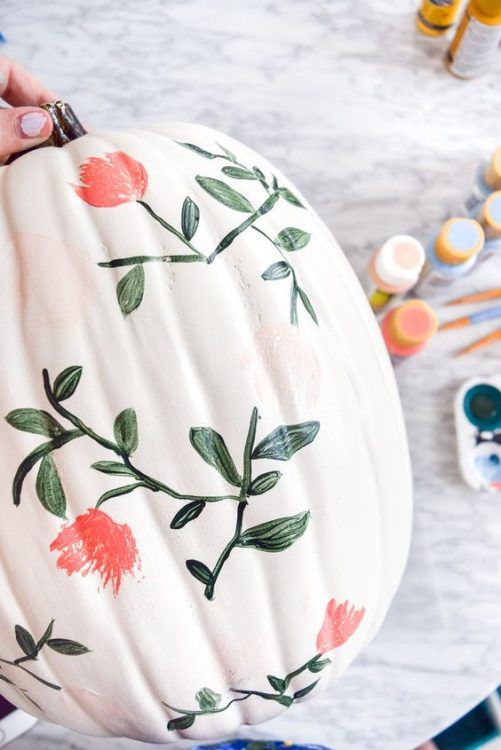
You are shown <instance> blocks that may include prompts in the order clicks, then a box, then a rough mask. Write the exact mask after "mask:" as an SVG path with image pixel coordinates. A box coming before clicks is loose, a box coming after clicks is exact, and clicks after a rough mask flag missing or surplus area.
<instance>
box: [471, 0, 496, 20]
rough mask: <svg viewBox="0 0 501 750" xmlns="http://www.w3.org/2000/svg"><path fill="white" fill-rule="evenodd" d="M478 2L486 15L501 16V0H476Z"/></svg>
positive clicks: (479, 7) (490, 16) (478, 5)
mask: <svg viewBox="0 0 501 750" xmlns="http://www.w3.org/2000/svg"><path fill="white" fill-rule="evenodd" d="M476 4H477V7H478V9H479V10H480V12H481V13H483V14H484V16H489V18H495V17H496V16H501V0H476Z"/></svg>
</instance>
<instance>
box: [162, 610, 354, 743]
mask: <svg viewBox="0 0 501 750" xmlns="http://www.w3.org/2000/svg"><path fill="white" fill-rule="evenodd" d="M364 615H365V607H360V608H358V609H357V608H356V607H355V606H354V605H353V604H350V603H349V601H345V602H343V603H338V602H336V600H335V599H331V600H330V601H329V602H328V603H327V607H326V610H325V615H324V619H323V622H322V626H321V628H320V630H319V631H318V635H317V638H316V642H315V647H316V653H315V656H313V657H312V658H311V659H308V661H306V662H304V663H303V664H302V665H301V666H300V667H298V668H297V669H294V670H292V672H289V673H288V674H286V675H285V677H277V676H275V675H272V674H269V675H267V676H266V679H267V681H268V686H269V687H271V690H272V692H270V691H269V689H268V690H254V689H253V690H244V689H241V688H230V689H229V690H227V691H226V694H225V696H226V695H227V694H231V695H232V697H231V698H228V697H225V696H223V695H222V694H221V693H217V692H216V691H215V690H212V689H211V688H208V687H203V688H200V690H198V691H197V693H196V694H195V701H196V703H197V704H198V706H197V708H196V709H185V708H176V706H173V705H171V704H170V703H167V702H165V701H162V703H163V705H164V706H165V707H166V708H168V709H169V710H170V711H174V712H175V713H177V714H180V715H179V716H176V717H175V718H174V719H170V721H169V722H168V724H167V729H168V730H170V731H173V730H177V731H182V730H184V729H189V728H190V727H191V726H192V725H193V724H194V723H195V720H196V719H197V718H198V717H200V716H207V715H209V714H219V713H222V712H223V711H227V710H228V708H230V706H232V705H233V704H234V703H239V702H241V701H246V700H249V698H252V697H253V696H255V697H257V698H261V699H262V700H266V701H275V702H276V703H279V704H280V705H281V706H284V707H285V708H289V706H291V705H292V704H293V703H294V701H297V700H299V699H300V698H304V697H305V696H306V695H308V693H311V691H312V690H313V689H314V688H315V686H316V685H317V683H318V682H319V680H320V677H319V678H317V679H316V680H314V681H313V682H309V683H308V684H307V685H306V686H303V687H301V688H295V687H293V682H295V681H296V678H297V677H299V676H300V675H302V674H303V673H304V672H307V673H312V674H318V673H319V672H321V671H322V670H323V669H325V668H326V667H327V666H329V664H331V660H330V659H329V657H328V656H326V654H327V653H328V652H329V651H332V650H333V649H337V648H340V647H341V646H343V645H344V644H345V643H346V641H348V640H349V639H350V638H351V637H352V636H353V634H354V633H355V632H356V630H357V629H358V627H359V625H360V623H361V622H362V620H363V618H364Z"/></svg>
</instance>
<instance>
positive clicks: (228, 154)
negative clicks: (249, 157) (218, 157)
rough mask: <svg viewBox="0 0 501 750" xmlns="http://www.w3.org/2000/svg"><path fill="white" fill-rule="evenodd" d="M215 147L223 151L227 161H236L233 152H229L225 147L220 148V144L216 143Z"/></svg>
mask: <svg viewBox="0 0 501 750" xmlns="http://www.w3.org/2000/svg"><path fill="white" fill-rule="evenodd" d="M216 143H217V141H216ZM217 145H218V146H219V148H220V149H221V151H223V152H224V153H225V154H226V156H227V157H228V159H231V161H236V160H237V157H236V156H235V154H234V153H233V151H230V150H229V149H227V148H226V147H225V146H222V145H221V144H220V143H217Z"/></svg>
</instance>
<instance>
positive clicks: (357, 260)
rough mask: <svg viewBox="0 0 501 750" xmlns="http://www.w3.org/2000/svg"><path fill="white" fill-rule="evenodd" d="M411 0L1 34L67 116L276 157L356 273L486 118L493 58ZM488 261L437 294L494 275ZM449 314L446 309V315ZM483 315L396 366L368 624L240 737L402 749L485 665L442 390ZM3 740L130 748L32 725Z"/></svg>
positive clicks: (478, 600)
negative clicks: (468, 65)
mask: <svg viewBox="0 0 501 750" xmlns="http://www.w3.org/2000/svg"><path fill="white" fill-rule="evenodd" d="M414 10H415V2H414V0H400V2H399V3H386V2H384V1H383V0H367V1H366V2H365V3H359V4H353V3H352V2H350V0H336V2H335V3H334V2H332V1H330V0H283V1H282V2H278V1H277V0H254V2H253V3H251V4H249V3H243V2H242V3H239V2H234V1H233V0H164V1H163V2H162V0H142V2H141V3H137V2H132V0H108V1H107V2H106V3H104V2H102V1H100V0H73V2H71V3H68V2H66V1H65V0H51V1H50V2H49V3H48V2H47V0H30V3H29V4H28V6H26V5H25V4H20V3H18V2H17V0H3V5H2V16H3V20H2V24H3V27H2V31H3V33H4V34H5V35H6V36H7V38H8V44H7V45H5V47H4V50H5V52H6V53H7V54H10V55H12V56H14V57H17V58H18V59H20V60H22V61H23V62H25V63H26V64H27V65H29V67H30V68H31V69H32V70H34V71H35V72H37V73H38V74H39V75H40V76H41V77H43V78H44V79H45V81H46V82H47V84H48V85H50V86H51V87H52V88H54V89H55V90H56V91H57V92H58V93H59V94H60V95H61V97H62V98H65V99H67V100H68V101H70V102H71V103H72V104H73V106H74V108H75V109H76V111H77V112H78V113H79V114H80V116H81V117H82V118H83V120H84V122H87V123H90V124H92V125H93V126H104V125H106V126H107V127H109V126H112V127H118V126H120V127H122V126H127V125H133V124H137V123H139V122H141V123H144V122H155V121H160V120H165V119H175V120H192V121H198V122H202V123H205V124H208V125H211V126H214V127H216V128H219V129H221V130H226V131H228V132H229V133H231V134H232V135H234V136H236V137H237V138H240V139H242V140H243V141H246V142H248V143H249V144H250V145H251V146H253V147H254V148H255V149H257V150H258V151H261V152H262V153H263V154H264V155H266V156H267V157H268V158H270V159H271V160H272V161H275V162H276V163H277V164H278V165H279V166H280V168H282V169H283V170H284V171H285V172H286V173H287V174H288V175H289V176H290V177H291V179H292V180H294V181H296V182H297V184H298V186H299V187H300V189H301V190H302V191H303V192H304V193H305V194H306V195H307V196H308V197H309V199H310V201H311V202H312V203H313V205H314V206H315V207H316V208H317V210H318V211H319V212H320V214H321V215H322V217H323V218H324V219H325V221H326V222H327V224H328V225H329V227H330V228H331V230H332V231H333V232H334V234H335V236H336V238H337V239H338V241H339V242H340V244H341V246H342V247H343V248H344V250H345V251H346V253H347V255H348V257H349V259H350V261H351V262H352V264H353V266H354V267H355V269H356V270H357V271H358V272H361V271H362V270H363V268H364V266H365V264H366V262H367V258H368V255H369V253H370V252H371V250H372V249H373V248H374V247H375V246H377V244H378V243H380V242H381V241H382V240H383V239H385V238H386V237H388V236H389V235H391V234H395V233H400V232H408V233H414V234H415V235H416V236H418V237H419V238H421V239H423V240H425V239H426V237H427V236H428V234H429V232H430V231H432V230H433V229H434V228H435V227H436V226H437V223H438V222H439V221H440V220H441V219H442V218H443V217H444V214H445V213H446V212H447V210H448V208H449V207H450V206H451V205H453V204H454V203H455V202H456V201H457V199H458V198H459V197H460V195H461V193H462V191H463V189H464V188H465V187H466V186H467V185H468V183H469V181H470V178H471V175H472V173H473V171H474V168H475V165H476V163H477V162H478V160H479V159H480V157H481V156H483V155H484V154H485V153H486V152H488V151H489V150H490V149H491V148H492V147H494V146H495V145H498V144H497V143H496V134H497V133H499V68H498V69H497V71H492V73H491V74H489V75H487V76H486V77H484V78H483V79H479V80H477V81H472V82H463V81H459V80H456V79H454V78H453V77H451V76H450V75H449V74H448V73H447V72H446V71H445V69H444V67H443V63H442V57H443V51H444V41H443V40H439V41H429V40H425V39H422V38H420V37H418V35H417V34H416V33H415V32H414V28H413V12H414ZM499 261H500V262H498V263H497V265H496V264H495V261H489V262H488V263H486V265H485V267H484V269H483V270H482V272H481V273H478V274H476V275H472V276H471V277H469V278H468V279H466V280H465V281H464V282H458V285H457V286H455V287H454V289H453V290H451V295H455V294H456V292H457V293H458V294H459V293H462V292H467V291H471V290H473V289H475V288H479V289H480V288H482V287H484V288H487V287H489V286H491V285H492V284H493V282H494V281H495V272H496V271H497V274H498V280H499V279H500V278H501V258H500V259H499ZM449 314H450V313H449ZM493 327H494V325H493V324H492V323H491V324H490V326H489V324H485V325H482V326H477V327H476V328H475V330H474V331H471V330H470V331H460V332H451V333H449V334H442V335H440V336H439V337H437V338H436V339H435V341H434V342H433V343H432V345H431V346H430V347H429V349H428V350H427V351H426V352H424V353H422V354H421V355H419V356H418V357H416V358H415V359H413V360H409V361H408V362H406V363H404V364H402V365H400V366H399V368H398V381H399V386H400V389H401V394H402V401H403V406H404V411H405V415H406V421H407V426H408V432H409V440H410V448H411V452H412V461H413V467H414V473H415V532H414V541H413V546H412V551H411V556H410V562H409V566H408V569H407V572H406V574H405V578H404V581H403V584H402V587H401V589H400V592H399V594H398V595H397V597H396V599H395V602H394V604H393V606H392V608H391V611H390V614H389V617H388V619H387V621H386V623H385V625H384V626H383V629H382V630H381V632H380V634H379V636H378V637H377V638H376V640H375V641H374V642H373V643H372V645H371V646H370V647H369V648H368V650H367V651H366V652H365V653H364V654H363V655H362V656H361V657H360V658H359V659H358V660H357V661H356V662H355V664H354V665H353V666H352V668H351V669H350V670H349V671H348V673H347V674H346V675H345V676H344V677H343V678H342V679H341V680H340V681H339V682H338V683H337V684H335V685H333V686H332V688H331V689H330V690H329V691H328V692H327V693H324V694H323V695H321V696H319V697H318V698H317V699H316V700H313V701H310V702H307V703H303V704H301V705H298V706H296V707H294V709H293V710H291V711H290V712H287V714H286V715H283V716H282V717H280V718H279V719H277V720H274V721H273V722H271V723H269V724H267V725H263V726H261V727H255V728H253V729H246V730H244V731H243V732H242V734H243V735H245V736H252V737H256V738H257V737H259V738H271V737H281V738H288V739H293V740H296V741H308V742H315V743H322V744H325V745H327V746H329V747H331V748H335V750H381V748H385V750H411V749H412V748H413V747H414V746H415V745H417V744H419V743H420V742H422V741H424V740H425V739H427V738H428V737H429V736H430V735H432V734H434V733H436V732H438V731H440V730H442V729H443V728H445V727H446V726H447V725H448V724H450V723H451V722H452V721H454V720H455V719H456V718H458V717H459V716H460V715H461V714H463V713H464V712H466V711H467V710H468V709H469V708H470V707H472V706H473V705H474V704H475V703H476V702H478V701H480V700H481V699H482V698H483V697H484V696H485V695H487V694H488V693H489V692H490V691H491V690H492V689H493V688H494V687H495V686H496V685H497V684H498V683H499V682H501V552H500V550H501V507H500V502H499V495H497V496H496V495H490V496H483V495H480V494H475V493H474V492H472V491H470V490H468V489H467V488H466V487H465V486H464V485H463V484H462V482H461V479H460V477H459V474H458V470H457V466H456V458H455V437H454V427H453V419H452V408H451V404H452V399H453V394H454V391H455V389H456V388H457V387H458V385H459V384H460V383H461V381H462V380H464V379H465V378H467V377H469V376H471V375H476V374H488V373H492V372H494V371H495V370H496V368H497V371H498V372H499V369H500V361H501V350H500V347H499V346H496V347H492V348H491V349H489V350H486V351H485V352H484V353H479V354H478V355H476V356H470V357H465V358H459V359H454V358H453V357H452V354H453V352H454V351H455V350H456V349H457V348H458V346H460V344H464V343H466V342H467V341H471V340H473V339H475V337H480V336H482V335H484V333H487V332H488V331H489V330H490V329H491V328H493ZM11 747H12V749H13V750H38V749H39V748H40V749H41V748H44V750H45V749H46V748H51V750H55V748H58V749H60V750H70V748H71V749H72V750H87V749H88V750H91V749H97V748H99V749H100V750H119V748H120V749H121V750H133V749H135V748H139V747H145V746H144V745H141V744H140V743H135V742H130V741H127V740H103V739H91V738H86V737H80V736H78V735H75V734H73V733H71V732H68V731H66V730H63V729H61V728H56V727H50V726H48V725H45V724H43V723H40V724H38V725H37V726H36V727H35V728H34V729H33V730H32V731H31V732H30V733H29V734H27V735H26V736H24V737H22V738H19V739H18V740H17V741H15V742H14V743H13V744H12V746H11Z"/></svg>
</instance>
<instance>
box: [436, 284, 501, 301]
mask: <svg viewBox="0 0 501 750" xmlns="http://www.w3.org/2000/svg"><path fill="white" fill-rule="evenodd" d="M498 297H501V287H497V288H496V289H487V290H486V291H485V292H476V293H475V294H467V295H466V296H465V297H457V298H456V299H451V300H450V301H449V302H446V303H445V304H446V305H467V304H469V303H470V302H485V301H486V300H490V299H497V298H498Z"/></svg>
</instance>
